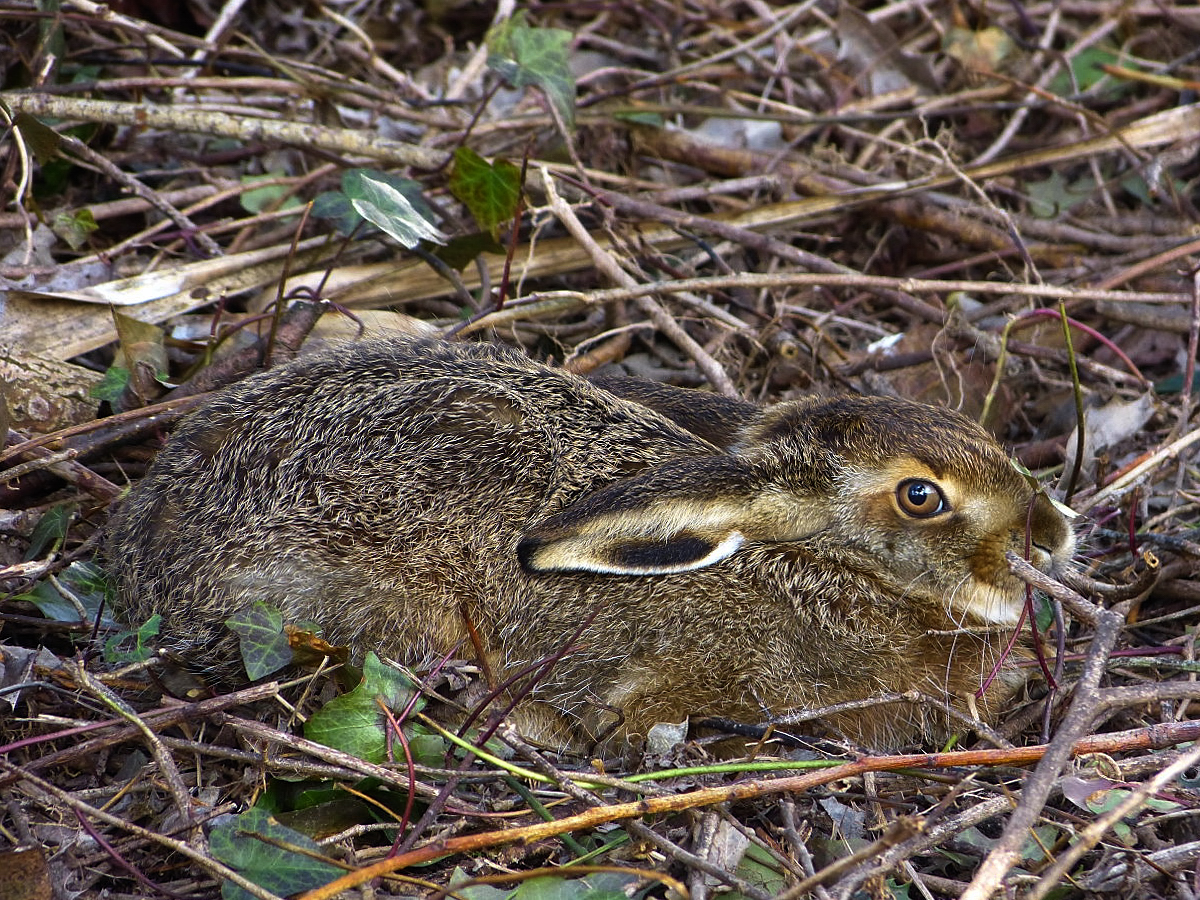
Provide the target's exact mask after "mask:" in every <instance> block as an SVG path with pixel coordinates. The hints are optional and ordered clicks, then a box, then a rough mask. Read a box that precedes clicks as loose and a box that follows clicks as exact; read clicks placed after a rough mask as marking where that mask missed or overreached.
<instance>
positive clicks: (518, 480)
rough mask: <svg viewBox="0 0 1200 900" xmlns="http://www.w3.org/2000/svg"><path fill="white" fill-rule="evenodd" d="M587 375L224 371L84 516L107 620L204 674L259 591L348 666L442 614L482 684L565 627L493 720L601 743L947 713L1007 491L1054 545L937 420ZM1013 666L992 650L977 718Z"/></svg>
mask: <svg viewBox="0 0 1200 900" xmlns="http://www.w3.org/2000/svg"><path fill="white" fill-rule="evenodd" d="M608 386H609V387H611V390H604V389H602V388H600V387H597V386H594V385H591V384H589V383H588V382H586V381H584V380H582V379H580V378H576V377H574V376H572V375H569V374H566V373H563V372H561V371H557V370H553V369H549V368H547V367H545V366H542V365H539V364H537V363H534V362H531V361H529V360H528V359H526V358H524V357H523V356H520V355H519V354H517V353H515V352H513V351H509V350H505V349H502V348H498V347H493V346H486V345H448V344H443V343H438V342H433V341H409V340H395V341H386V342H384V341H381V342H367V343H362V344H357V345H353V346H347V347H342V348H339V349H336V350H334V351H332V352H328V353H323V354H320V355H316V356H313V357H309V358H303V359H301V360H299V361H297V362H295V363H292V364H290V365H287V366H283V367H281V368H279V369H276V370H274V371H271V372H268V373H265V374H263V375H259V376H256V377H254V378H250V379H247V380H246V381H244V382H242V383H240V384H238V385H235V386H234V387H232V388H230V389H229V390H227V391H225V392H224V393H222V394H221V395H219V396H218V397H217V398H216V399H214V400H213V401H212V402H210V403H209V404H208V405H207V406H206V407H205V408H204V409H202V410H201V411H199V412H197V413H195V414H194V415H193V416H191V417H190V418H189V419H188V420H187V421H185V422H184V424H183V425H181V426H180V428H179V429H178V431H177V432H176V434H175V435H174V436H173V438H172V439H171V441H170V442H169V443H168V445H167V447H166V449H164V450H163V451H162V453H160V454H159V457H158V459H157V461H156V462H155V464H154V466H153V467H152V468H151V470H150V472H149V473H148V474H147V476H146V478H145V479H144V480H143V481H142V482H141V483H140V484H139V485H138V486H137V487H135V488H134V489H133V491H132V492H131V494H130V496H129V498H128V499H127V500H126V502H125V503H124V504H123V505H122V506H121V508H120V509H119V510H118V511H117V512H116V514H115V515H114V516H113V519H112V522H111V526H110V537H109V540H108V549H107V556H108V559H109V566H110V570H111V572H112V575H113V578H114V581H115V584H116V589H117V595H118V598H119V603H120V605H121V607H122V609H123V611H124V614H125V615H126V616H127V617H129V618H130V619H131V620H134V621H137V620H141V619H144V618H145V617H147V616H149V615H150V614H152V613H156V612H157V613H161V614H162V615H163V617H164V634H165V635H166V636H167V638H168V640H169V641H171V642H172V643H174V644H175V645H176V646H177V647H179V648H180V649H183V650H185V651H186V652H187V653H188V654H189V655H190V656H191V658H192V659H194V660H197V661H198V662H209V661H214V660H218V659H221V658H227V657H229V656H230V655H231V651H232V649H233V648H232V645H231V642H230V640H229V638H228V637H227V636H226V635H225V634H224V630H223V625H222V623H223V621H224V620H225V619H226V618H227V617H228V616H230V615H231V614H233V613H234V612H236V611H238V610H240V609H242V608H244V607H246V606H248V605H249V604H251V603H252V602H254V601H256V600H263V601H266V602H267V603H271V604H274V605H276V606H278V607H279V608H280V609H282V610H283V611H284V615H285V617H286V619H287V620H289V621H293V622H298V621H306V620H311V621H315V622H318V623H319V624H320V625H321V626H322V627H323V628H324V636H325V637H326V638H327V639H328V640H330V641H332V642H334V643H338V644H348V645H349V646H351V647H352V648H353V649H354V651H355V652H356V653H358V654H360V655H361V653H362V652H364V651H366V650H374V651H376V652H377V653H379V654H380V655H382V656H385V657H394V658H396V659H400V660H405V661H409V662H415V661H419V660H422V659H425V658H428V657H429V656H430V655H432V654H440V653H445V652H448V651H449V650H450V649H451V648H453V647H455V646H456V645H457V644H459V643H460V642H463V641H465V640H466V639H467V632H466V628H465V627H464V624H463V619H462V614H461V611H462V609H464V608H465V609H466V611H467V613H468V615H469V616H470V618H471V621H472V622H473V623H474V625H475V626H476V627H477V629H478V630H479V632H480V634H481V636H482V638H483V640H484V642H485V645H486V648H487V650H488V652H489V655H490V656H491V657H492V660H493V662H494V663H495V664H496V665H497V667H498V668H499V669H500V673H499V674H500V675H502V676H503V675H505V674H510V673H512V672H515V671H516V670H518V669H520V668H521V667H523V666H526V665H529V664H530V663H533V662H536V661H538V660H540V659H543V658H545V657H548V656H550V655H552V654H555V653H556V652H558V651H559V650H560V649H561V648H562V647H563V646H564V644H565V643H566V642H568V641H569V640H570V636H571V635H572V634H573V633H574V632H575V630H576V629H577V628H578V627H579V625H580V624H581V623H582V622H583V621H584V619H585V618H587V617H588V616H593V615H594V619H593V621H592V623H591V624H590V625H589V626H588V627H587V629H585V631H584V632H583V634H582V636H581V637H580V639H579V641H578V642H577V644H578V646H577V648H576V649H574V650H573V651H572V652H570V653H568V654H567V655H566V656H565V657H564V658H563V659H562V660H561V662H559V664H558V665H557V666H556V668H555V669H554V670H553V672H552V673H551V674H550V675H549V676H548V677H547V678H545V679H544V680H543V681H542V682H541V684H540V685H539V686H538V687H537V689H536V690H535V692H534V694H533V697H532V698H531V700H530V701H527V702H526V703H525V704H523V705H522V706H521V707H519V708H518V711H517V720H518V725H520V726H522V727H523V728H524V729H525V730H526V731H528V732H531V733H532V735H533V736H535V737H543V738H547V739H549V740H551V741H556V742H560V743H563V744H566V745H571V746H576V747H583V746H586V745H587V743H588V742H589V741H591V740H593V739H595V738H596V737H597V736H599V735H601V734H603V733H605V732H606V731H608V730H609V729H610V726H612V725H613V724H614V723H615V722H616V721H617V720H618V717H617V716H616V715H615V714H614V712H613V711H612V710H621V711H623V714H624V722H623V725H622V726H621V728H620V729H619V734H621V735H625V736H627V735H632V734H637V733H643V734H644V733H645V732H646V730H647V729H648V728H649V727H650V726H651V725H653V724H655V723H656V722H660V721H678V720H680V719H682V718H683V717H684V716H685V715H689V714H692V715H705V716H722V717H727V718H732V719H737V720H742V721H748V722H758V721H763V720H765V719H768V718H770V717H772V716H778V715H784V714H787V713H789V712H794V711H798V710H803V709H808V708H814V707H819V706H824V705H828V704H833V703H840V702H842V701H848V700H858V699H863V698H868V697H871V696H873V695H876V694H879V693H882V692H893V691H908V690H918V691H921V692H924V693H927V694H933V695H935V696H941V697H946V698H948V699H949V700H950V701H951V702H952V703H954V704H955V705H956V706H959V707H961V708H964V709H966V708H968V706H969V701H968V697H969V696H970V695H971V694H972V693H973V692H975V691H977V690H978V689H979V687H980V684H981V682H982V680H983V679H984V677H985V676H986V674H987V673H988V672H989V671H990V670H991V669H992V667H993V665H994V664H995V663H996V661H997V660H998V659H999V656H1000V653H1001V650H1002V648H1003V646H1004V644H1005V642H1006V640H1007V638H1008V636H1009V635H1008V634H1007V633H1006V629H1007V628H1010V627H1011V626H1012V625H1013V624H1015V621H1016V616H1017V612H1018V611H1019V609H1020V607H1021V604H1022V602H1023V597H1024V589H1023V586H1022V585H1021V584H1020V583H1019V582H1018V581H1017V580H1016V579H1015V578H1013V576H1012V575H1011V574H1009V572H1008V568H1007V566H1006V564H1005V562H1004V558H1003V554H1004V552H1005V551H1006V550H1008V549H1013V550H1017V551H1018V552H1020V550H1021V549H1022V548H1023V546H1024V543H1025V521H1026V512H1027V509H1028V508H1029V504H1030V503H1032V504H1033V507H1032V509H1033V514H1032V524H1033V530H1032V538H1033V543H1034V545H1035V551H1034V554H1033V558H1034V561H1035V563H1036V564H1038V565H1039V566H1041V567H1042V568H1044V569H1053V568H1056V567H1061V566H1062V565H1064V564H1065V563H1066V562H1067V560H1068V559H1069V557H1070V555H1071V553H1072V551H1073V546H1074V545H1073V539H1072V536H1071V533H1070V530H1069V528H1068V527H1067V525H1066V523H1065V521H1064V519H1063V518H1062V516H1061V515H1060V514H1059V513H1058V512H1057V510H1055V509H1054V507H1053V506H1052V505H1051V504H1050V503H1049V502H1048V501H1047V500H1046V498H1045V497H1042V496H1038V497H1035V496H1034V494H1033V491H1032V490H1031V488H1030V486H1029V485H1028V484H1027V483H1026V481H1025V479H1024V478H1023V477H1022V476H1021V475H1020V474H1018V473H1017V472H1016V471H1015V469H1014V468H1013V467H1012V466H1011V465H1010V463H1009V460H1008V457H1007V456H1006V455H1005V453H1004V452H1003V451H1002V450H1001V449H1000V447H999V446H998V445H997V444H996V443H995V442H994V441H993V440H992V439H991V438H990V437H989V436H988V435H987V434H986V433H985V432H984V431H983V430H982V429H980V428H979V427H978V426H977V425H975V424H974V423H972V422H970V421H969V420H967V419H965V418H963V417H962V416H959V415H958V414H956V413H954V412H950V411H947V410H944V409H938V408H934V407H929V406H924V405H920V404H915V403H908V402H905V401H897V400H893V399H879V398H867V397H842V398H836V399H832V400H817V399H812V400H801V401H796V402H790V403H784V404H780V405H778V406H775V407H772V408H768V409H763V410H760V409H758V408H756V407H753V406H751V405H749V404H735V405H730V404H731V401H725V400H718V401H713V400H712V399H711V397H710V395H705V394H700V393H697V392H688V391H682V390H678V389H674V390H672V389H666V390H665V391H646V390H638V389H636V388H631V389H630V390H627V391H622V389H621V387H620V386H619V385H616V384H611V383H610V384H609V385H608ZM614 391H616V392H618V393H625V394H626V395H628V396H630V397H632V398H633V399H630V400H626V399H621V397H619V396H617V395H616V393H614ZM688 401H691V402H692V404H694V405H693V409H692V411H691V412H689V413H687V414H682V415H681V414H673V413H672V410H675V411H676V413H677V412H678V410H679V409H680V408H682V407H681V406H680V404H683V407H686V406H687V403H688ZM706 404H708V406H707V407H706ZM658 408H662V409H663V412H661V413H660V412H659V411H658ZM710 413H711V416H716V415H721V414H724V415H725V416H727V417H736V418H739V419H740V420H741V421H739V423H738V428H737V429H735V430H727V431H724V432H723V431H722V430H721V429H719V428H708V429H707V431H708V433H709V435H710V436H711V437H712V438H713V440H716V441H717V443H718V444H721V445H722V446H717V445H716V444H713V443H710V442H709V441H708V440H706V439H705V438H704V437H702V436H700V433H698V432H701V431H702V430H704V429H702V428H701V427H700V425H702V424H703V423H704V422H705V420H706V418H709V417H710ZM688 423H694V424H695V425H696V427H694V428H692V429H691V430H689V428H688ZM735 433H736V438H734V434H735ZM725 445H728V446H725ZM911 478H918V479H926V480H928V481H929V482H933V483H936V484H937V485H939V486H940V489H941V490H942V492H943V494H944V495H945V496H946V498H947V499H948V500H949V501H950V505H951V509H950V511H948V512H947V513H945V514H943V515H940V516H935V517H932V518H913V517H911V516H907V515H906V514H905V513H904V512H903V510H902V509H901V508H900V505H898V501H897V496H896V491H897V487H896V485H897V484H900V483H903V484H907V483H908V482H907V481H906V479H911ZM1038 548H1040V549H1038ZM614 572H616V573H614ZM997 624H999V625H1001V626H1002V627H1000V628H999V630H998V631H997V629H996V627H995V626H996V625H997ZM983 626H992V627H991V630H990V632H989V633H987V634H982V633H980V632H981V631H982V630H983ZM972 630H974V633H973V631H972ZM946 632H953V633H951V634H947V633H946ZM463 647H464V649H463V650H462V651H461V652H462V653H469V652H470V650H469V647H470V645H469V644H463ZM1020 681H1021V679H1020V677H1018V676H1017V675H1016V674H1015V669H1013V668H1012V667H1011V666H1008V667H1006V668H1005V669H1004V670H1003V673H1002V676H1001V677H1000V678H999V679H997V681H996V682H995V684H994V685H993V687H992V688H991V689H990V690H989V691H988V692H987V693H986V694H985V695H984V697H983V698H982V699H981V700H980V701H979V702H978V709H979V712H980V714H981V715H982V716H984V717H985V718H987V717H990V716H992V715H994V714H995V712H996V711H997V710H998V708H999V706H1000V705H1001V704H1002V703H1003V702H1004V701H1005V700H1006V699H1007V698H1008V697H1009V696H1010V695H1011V693H1012V691H1013V689H1014V686H1015V685H1017V684H1019V683H1020ZM829 724H830V725H831V726H832V727H834V728H835V729H837V730H839V731H840V732H842V733H843V734H845V735H847V736H849V737H851V738H854V739H856V740H859V741H861V742H864V743H866V744H870V745H873V746H877V747H885V746H894V745H896V744H898V743H900V742H904V741H907V740H909V739H911V738H913V737H915V736H918V735H922V734H925V735H938V734H940V733H942V732H944V730H945V728H946V723H945V722H944V721H939V717H937V716H930V715H928V714H927V713H926V711H925V710H924V709H923V708H922V707H921V706H919V705H903V704H901V705H896V704H893V705H887V706H877V707H873V708H870V709H867V710H864V711H861V712H854V713H846V714H843V715H840V716H837V717H836V718H835V719H833V720H832V721H830V723H829Z"/></svg>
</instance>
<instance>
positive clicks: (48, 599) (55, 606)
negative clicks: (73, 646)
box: [16, 562, 117, 628]
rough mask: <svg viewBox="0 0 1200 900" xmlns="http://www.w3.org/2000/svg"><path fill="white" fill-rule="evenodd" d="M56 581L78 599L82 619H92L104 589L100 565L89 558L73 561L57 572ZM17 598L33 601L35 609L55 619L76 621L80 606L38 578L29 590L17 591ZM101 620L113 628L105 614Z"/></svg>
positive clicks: (57, 620)
mask: <svg viewBox="0 0 1200 900" xmlns="http://www.w3.org/2000/svg"><path fill="white" fill-rule="evenodd" d="M58 581H59V584H61V585H62V586H63V587H64V588H65V589H66V590H68V591H70V592H71V593H72V594H73V595H74V597H75V599H76V600H78V601H79V605H80V606H82V607H83V616H84V619H85V620H86V621H88V622H94V621H95V620H96V616H98V615H99V614H100V607H101V605H102V604H103V603H104V597H105V590H106V587H105V583H104V577H103V575H102V574H101V572H100V569H99V567H98V566H96V565H95V564H94V563H90V562H73V563H71V565H69V566H67V568H66V569H65V570H64V571H63V572H62V574H61V575H59V576H58ZM16 599H18V600H25V601H26V602H28V603H32V604H33V605H34V606H36V607H37V608H38V612H40V613H41V614H42V615H43V616H45V617H46V618H47V619H51V620H53V621H55V622H78V621H79V609H78V608H77V607H76V606H75V604H74V603H72V602H71V601H70V600H68V599H67V598H66V597H64V596H63V595H62V594H60V593H59V592H58V589H57V588H55V587H54V585H52V584H50V583H49V582H46V581H42V582H39V583H38V584H36V585H34V587H33V589H32V590H31V591H29V592H28V593H25V594H19V595H18V596H17V597H16ZM101 624H102V625H105V626H108V627H114V628H115V627H116V624H117V623H116V622H114V621H113V619H112V617H111V616H109V615H107V614H106V615H105V616H104V618H103V620H102V622H101Z"/></svg>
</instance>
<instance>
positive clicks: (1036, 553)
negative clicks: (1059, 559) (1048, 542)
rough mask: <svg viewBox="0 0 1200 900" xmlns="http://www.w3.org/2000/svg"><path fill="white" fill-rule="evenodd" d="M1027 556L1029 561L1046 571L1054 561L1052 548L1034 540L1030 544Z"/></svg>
mask: <svg viewBox="0 0 1200 900" xmlns="http://www.w3.org/2000/svg"><path fill="white" fill-rule="evenodd" d="M1029 556H1030V559H1029V561H1030V562H1031V563H1033V564H1034V565H1035V566H1036V567H1037V568H1039V569H1041V570H1042V571H1044V572H1048V571H1049V570H1050V567H1051V564H1052V563H1053V562H1054V550H1053V549H1052V548H1050V547H1047V546H1045V545H1044V544H1038V543H1036V542H1035V543H1034V544H1032V549H1031V550H1030V553H1029Z"/></svg>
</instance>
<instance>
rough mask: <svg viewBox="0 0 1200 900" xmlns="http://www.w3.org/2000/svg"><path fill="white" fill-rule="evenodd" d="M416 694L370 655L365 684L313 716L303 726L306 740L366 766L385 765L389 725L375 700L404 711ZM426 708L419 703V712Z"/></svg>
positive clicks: (404, 680)
mask: <svg viewBox="0 0 1200 900" xmlns="http://www.w3.org/2000/svg"><path fill="white" fill-rule="evenodd" d="M415 692H416V688H415V686H414V685H413V683H412V682H411V681H409V680H408V678H406V677H405V676H404V674H403V673H402V672H400V671H398V670H396V669H394V668H392V667H391V666H385V665H384V664H383V663H382V662H380V661H379V657H378V656H376V655H375V654H374V653H368V654H367V658H366V659H365V660H363V680H362V682H361V683H360V684H359V685H358V687H356V688H355V689H354V690H352V691H350V692H349V693H347V694H343V695H342V696H340V697H338V698H336V699H334V700H330V701H329V702H328V703H326V704H325V705H324V706H323V707H322V708H321V709H319V710H317V712H315V713H313V715H312V716H311V717H309V720H308V721H307V722H306V723H305V725H304V736H305V737H306V738H308V739H309V740H310V741H316V742H317V743H319V744H324V745H325V746H326V747H333V748H334V749H335V750H341V751H343V752H345V753H349V754H351V755H353V756H357V757H358V758H359V759H365V760H366V761H367V762H374V763H382V762H384V761H385V760H386V759H387V731H386V727H387V722H386V717H385V716H384V714H383V710H382V709H380V707H379V702H378V701H377V699H376V698H378V699H379V700H382V702H383V704H384V706H386V707H388V708H389V709H393V710H395V709H402V708H403V707H405V706H407V705H408V703H409V701H410V700H411V699H412V696H413V694H414V693H415ZM423 705H424V703H423V702H422V701H418V702H417V706H416V708H417V709H420V708H421V706H423Z"/></svg>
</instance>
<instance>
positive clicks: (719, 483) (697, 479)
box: [517, 456, 828, 575]
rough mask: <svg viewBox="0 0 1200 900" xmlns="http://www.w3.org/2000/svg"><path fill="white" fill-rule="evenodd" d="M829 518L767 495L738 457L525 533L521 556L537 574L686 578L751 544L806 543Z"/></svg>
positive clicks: (620, 489)
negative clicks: (678, 574)
mask: <svg viewBox="0 0 1200 900" xmlns="http://www.w3.org/2000/svg"><path fill="white" fill-rule="evenodd" d="M825 509H826V505H825V504H820V503H816V502H812V500H811V498H810V499H809V501H808V502H806V498H802V497H798V496H796V495H795V494H790V493H786V492H782V491H780V490H779V489H777V488H775V489H773V488H772V486H771V485H770V484H768V483H766V482H765V481H764V479H762V478H761V477H756V476H755V475H754V473H752V472H751V471H750V470H749V469H748V468H747V467H746V466H745V465H744V464H743V463H742V462H741V461H740V460H738V459H737V458H736V457H733V456H721V457H706V458H701V459H692V460H684V461H680V462H674V463H668V464H666V465H664V466H660V467H658V468H655V469H652V470H650V471H649V472H647V473H644V474H642V475H639V476H636V477H634V478H630V479H626V480H625V481H620V482H618V483H616V484H614V485H610V486H609V487H607V488H604V489H603V490H601V491H598V492H597V493H595V494H592V495H591V496H589V497H587V498H585V499H583V500H581V501H579V502H578V503H576V504H575V505H573V506H570V507H568V508H567V509H565V510H563V511H562V512H560V513H558V514H557V515H555V516H553V517H551V518H550V519H547V520H546V521H544V522H542V523H541V524H539V525H537V526H535V527H533V528H531V529H530V530H529V531H527V532H526V533H525V534H524V535H523V537H522V539H521V541H520V543H519V544H518V546H517V555H518V558H519V559H520V561H521V565H523V566H524V567H525V568H526V569H528V570H530V571H534V572H572V571H576V572H579V571H583V572H603V573H607V574H614V575H665V574H669V573H672V572H686V571H689V570H691V569H700V568H703V567H705V566H709V565H712V564H713V563H715V562H719V561H720V560H722V559H725V558H726V557H728V556H731V555H732V554H733V553H735V552H736V551H737V550H738V548H739V547H741V546H742V544H743V543H744V542H746V541H748V540H753V541H788V540H797V539H799V538H801V537H804V536H805V535H808V534H812V533H813V532H814V531H817V530H819V529H820V528H822V527H823V526H824V525H825V524H826V522H827V520H828V513H827V512H825V511H824V510H825Z"/></svg>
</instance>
